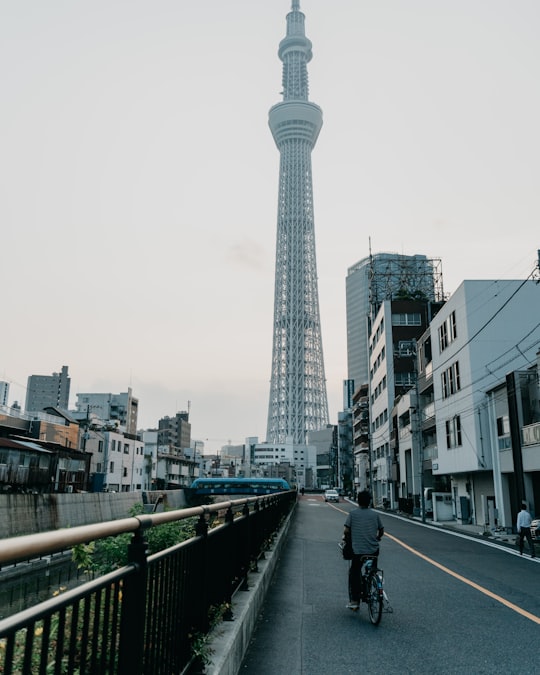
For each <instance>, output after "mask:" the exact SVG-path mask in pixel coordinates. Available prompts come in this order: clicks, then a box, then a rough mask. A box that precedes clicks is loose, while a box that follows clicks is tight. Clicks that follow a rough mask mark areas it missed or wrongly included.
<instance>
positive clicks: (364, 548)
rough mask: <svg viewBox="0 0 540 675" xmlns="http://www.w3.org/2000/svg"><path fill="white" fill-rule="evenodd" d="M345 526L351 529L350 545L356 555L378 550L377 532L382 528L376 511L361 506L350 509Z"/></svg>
mask: <svg viewBox="0 0 540 675" xmlns="http://www.w3.org/2000/svg"><path fill="white" fill-rule="evenodd" d="M345 527H350V529H351V538H352V547H353V551H354V553H355V554H356V555H375V554H376V553H378V552H379V542H378V541H377V533H378V531H379V530H382V522H381V519H380V517H379V514H378V513H377V512H376V511H373V509H362V508H358V509H355V510H354V511H351V512H350V513H349V515H348V516H347V520H346V521H345Z"/></svg>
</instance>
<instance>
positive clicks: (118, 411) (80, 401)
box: [75, 387, 139, 436]
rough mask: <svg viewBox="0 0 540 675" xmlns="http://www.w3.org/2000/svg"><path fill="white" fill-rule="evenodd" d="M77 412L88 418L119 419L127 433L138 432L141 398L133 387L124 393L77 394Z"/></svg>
mask: <svg viewBox="0 0 540 675" xmlns="http://www.w3.org/2000/svg"><path fill="white" fill-rule="evenodd" d="M75 407H76V408H77V412H78V413H79V416H78V419H80V414H81V413H82V414H86V416H87V417H88V418H90V417H91V416H93V415H94V416H96V417H98V418H99V419H100V420H103V421H112V422H114V421H117V422H118V424H119V425H120V426H122V427H123V428H124V429H125V430H126V433H128V434H132V435H134V436H135V435H136V434H137V417H138V414H139V399H138V398H135V397H134V396H133V394H132V391H131V387H128V390H127V392H123V393H122V394H110V393H106V394H77V403H76V404H75Z"/></svg>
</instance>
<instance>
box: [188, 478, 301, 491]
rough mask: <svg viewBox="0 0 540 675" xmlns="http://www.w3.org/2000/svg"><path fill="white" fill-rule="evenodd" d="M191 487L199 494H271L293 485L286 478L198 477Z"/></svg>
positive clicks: (288, 488) (285, 489)
mask: <svg viewBox="0 0 540 675" xmlns="http://www.w3.org/2000/svg"><path fill="white" fill-rule="evenodd" d="M191 489H192V490H194V491H195V494H197V495H269V494H272V493H273V492H285V491H287V490H290V489H291V487H290V485H289V483H287V481H286V480H285V479H284V478H196V479H195V480H194V481H193V483H192V484H191Z"/></svg>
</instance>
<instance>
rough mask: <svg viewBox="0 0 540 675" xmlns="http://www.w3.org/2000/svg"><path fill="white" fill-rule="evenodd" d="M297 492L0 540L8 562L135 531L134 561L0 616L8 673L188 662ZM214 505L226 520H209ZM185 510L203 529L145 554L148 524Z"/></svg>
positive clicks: (180, 669)
mask: <svg viewBox="0 0 540 675" xmlns="http://www.w3.org/2000/svg"><path fill="white" fill-rule="evenodd" d="M295 501H296V493H295V492H293V491H291V492H285V493H279V494H273V495H268V496H265V497H251V498H245V499H237V500H234V501H229V502H220V503H217V504H210V505H206V506H199V507H194V508H189V509H183V510H178V511H168V512H165V513H159V514H153V515H140V516H135V517H133V518H125V519H123V520H117V521H111V522H107V523H99V524H96V525H88V526H83V527H76V528H71V529H65V530H55V531H54V532H47V533H43V534H37V535H29V536H24V537H14V538H12V539H5V540H3V541H1V542H0V565H5V564H7V563H12V562H15V561H18V560H22V559H29V558H32V557H35V556H40V555H46V554H48V553H52V552H54V551H58V550H66V549H69V548H71V547H73V546H76V545H77V544H82V543H89V542H92V541H95V540H98V539H103V538H105V537H110V536H113V535H118V534H123V533H132V537H131V543H130V544H129V547H128V549H129V550H128V561H129V562H128V564H127V565H126V566H124V567H122V568H120V569H118V570H115V571H113V572H111V573H109V574H105V575H103V576H100V577H99V578H97V579H94V580H92V581H89V582H87V583H84V584H83V585H81V586H80V587H78V588H76V589H73V590H70V591H67V592H65V593H62V594H59V595H57V596H56V597H53V598H51V599H49V600H46V601H45V602H42V603H41V604H39V605H37V606H36V607H33V608H31V609H27V610H24V611H22V612H19V613H18V614H15V615H14V616H11V617H9V618H7V619H4V620H2V621H0V673H2V675H19V674H21V675H37V674H38V673H39V675H45V674H49V673H54V674H55V675H63V674H64V673H77V674H80V675H83V674H88V675H97V674H101V673H103V674H105V673H106V674H111V675H112V674H114V673H119V674H120V675H139V674H140V675H142V674H144V675H175V674H181V673H185V672H188V671H189V669H190V665H191V664H192V663H193V661H194V660H195V659H196V656H197V649H196V646H197V645H198V644H200V643H201V641H204V636H205V635H206V634H207V633H208V631H209V629H210V628H211V624H212V617H213V616H214V615H216V614H219V615H223V616H224V618H225V619H227V618H231V617H230V616H229V614H230V611H231V600H232V596H233V593H234V592H235V590H236V589H237V588H239V587H241V586H242V584H246V583H247V577H248V572H249V571H250V570H253V569H256V566H257V560H258V559H259V557H260V555H261V553H262V552H263V551H264V548H265V544H266V542H268V541H269V540H270V539H271V538H272V537H273V535H274V534H275V533H276V532H277V531H278V529H279V527H280V525H281V523H282V522H283V520H284V518H285V517H286V516H287V514H288V513H289V511H290V509H291V508H292V506H293V505H294V503H295ZM216 515H218V516H220V517H221V518H222V519H223V523H222V524H221V525H219V526H217V527H214V528H211V529H209V525H208V522H209V519H210V518H213V517H215V516H216ZM186 518H196V519H197V524H196V533H197V534H196V536H195V537H193V538H191V539H189V540H187V541H185V542H183V543H181V544H178V545H176V546H173V547H171V548H169V549H167V550H165V551H161V552H159V553H156V554H153V555H150V556H149V555H147V551H146V542H145V538H144V533H145V530H147V529H148V528H151V527H156V526H159V525H160V524H164V523H167V522H173V521H178V520H184V519H186Z"/></svg>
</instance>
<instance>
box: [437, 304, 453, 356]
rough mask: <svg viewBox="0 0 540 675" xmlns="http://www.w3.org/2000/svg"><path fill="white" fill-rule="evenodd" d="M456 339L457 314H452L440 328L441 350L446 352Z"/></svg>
mask: <svg viewBox="0 0 540 675" xmlns="http://www.w3.org/2000/svg"><path fill="white" fill-rule="evenodd" d="M456 338H457V325H456V313H455V312H452V313H451V314H450V315H449V316H448V317H447V318H446V320H445V321H444V322H443V323H442V324H441V325H440V326H439V350H440V351H441V352H442V351H444V350H445V349H446V348H447V347H448V345H450V344H451V343H452V342H453V341H454V340H455V339H456Z"/></svg>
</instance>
